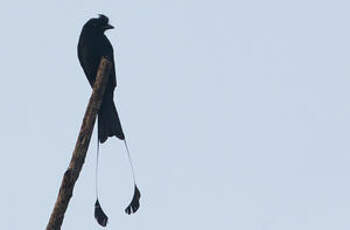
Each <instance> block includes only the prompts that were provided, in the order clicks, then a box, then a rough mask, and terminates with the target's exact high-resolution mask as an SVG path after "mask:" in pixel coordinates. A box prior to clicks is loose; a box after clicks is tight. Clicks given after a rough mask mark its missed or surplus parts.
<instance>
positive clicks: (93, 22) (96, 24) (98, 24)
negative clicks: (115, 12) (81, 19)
mask: <svg viewBox="0 0 350 230" xmlns="http://www.w3.org/2000/svg"><path fill="white" fill-rule="evenodd" d="M108 21H109V19H108V17H107V16H105V15H103V14H99V17H98V18H91V19H90V20H89V21H88V22H87V23H86V24H85V25H84V28H85V29H87V30H89V31H91V32H94V33H104V32H105V31H106V30H109V29H113V28H114V26H112V25H110V24H109V23H108Z"/></svg>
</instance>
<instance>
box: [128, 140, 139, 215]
mask: <svg viewBox="0 0 350 230" xmlns="http://www.w3.org/2000/svg"><path fill="white" fill-rule="evenodd" d="M124 144H125V149H126V152H127V154H128V158H129V163H130V167H131V172H132V178H133V181H134V196H133V198H132V200H131V202H130V204H129V205H128V207H126V209H125V213H126V214H128V215H130V214H132V213H135V212H136V211H137V210H138V209H139V208H140V198H141V193H140V190H139V189H138V187H137V185H136V178H135V170H134V165H133V162H132V159H131V155H130V151H129V148H128V144H127V143H126V140H125V139H124Z"/></svg>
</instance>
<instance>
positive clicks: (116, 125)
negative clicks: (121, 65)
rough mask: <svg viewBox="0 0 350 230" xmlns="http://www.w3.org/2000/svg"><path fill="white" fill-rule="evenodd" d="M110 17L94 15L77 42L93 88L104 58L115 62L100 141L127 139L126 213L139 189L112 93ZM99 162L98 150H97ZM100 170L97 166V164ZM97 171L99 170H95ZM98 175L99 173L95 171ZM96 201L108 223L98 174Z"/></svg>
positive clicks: (134, 204)
mask: <svg viewBox="0 0 350 230" xmlns="http://www.w3.org/2000/svg"><path fill="white" fill-rule="evenodd" d="M108 21H109V20H108V18H107V17H106V16H105V15H101V14H100V15H99V17H98V18H92V19H90V20H89V21H88V22H86V23H85V25H84V26H83V29H82V31H81V34H80V38H79V43H78V58H79V62H80V64H81V66H82V67H83V70H84V72H85V75H86V77H87V79H88V80H89V83H90V85H91V87H93V85H94V83H95V80H96V74H97V69H98V67H99V64H100V61H101V58H102V57H106V58H107V59H108V60H109V61H111V62H112V64H113V67H112V70H111V73H110V76H109V79H108V83H107V86H106V91H105V94H104V97H103V101H102V104H101V107H100V110H99V111H98V122H97V125H98V143H104V142H105V141H106V140H107V138H108V137H112V136H116V137H117V138H119V139H121V140H124V144H125V147H126V150H127V153H128V157H129V161H130V164H131V168H132V175H133V180H134V196H133V199H132V201H131V203H130V204H129V205H128V207H127V208H126V209H125V212H126V213H127V214H131V213H134V212H136V211H137V210H138V208H139V207H140V203H139V200H140V197H141V194H140V191H139V189H138V188H137V186H136V181H135V173H134V168H133V164H132V161H131V157H130V153H129V149H128V146H127V144H126V140H125V135H124V132H123V129H122V126H121V123H120V120H119V116H118V113H117V110H116V107H115V105H114V101H113V94H114V89H115V88H116V86H117V81H116V76H115V63H114V57H113V47H112V45H111V43H110V41H109V40H108V38H107V37H106V35H105V34H104V32H105V31H106V30H109V29H113V28H114V27H113V26H112V25H110V24H109V23H108ZM97 161H98V150H97ZM96 169H97V167H96ZM96 171H97V170H96ZM96 175H97V172H96ZM96 196H97V199H96V203H95V218H96V219H97V221H98V223H99V224H100V225H102V226H106V225H107V221H108V217H107V216H106V214H105V213H104V212H103V210H102V208H101V206H100V203H99V201H98V192H97V176H96Z"/></svg>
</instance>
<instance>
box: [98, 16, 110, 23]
mask: <svg viewBox="0 0 350 230" xmlns="http://www.w3.org/2000/svg"><path fill="white" fill-rule="evenodd" d="M98 16H99V17H98V19H99V20H100V21H102V22H103V24H108V21H109V19H108V17H107V16H106V15H103V14H99V15H98Z"/></svg>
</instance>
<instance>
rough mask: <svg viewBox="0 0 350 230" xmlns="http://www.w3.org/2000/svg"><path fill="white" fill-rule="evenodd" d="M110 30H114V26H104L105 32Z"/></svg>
mask: <svg viewBox="0 0 350 230" xmlns="http://www.w3.org/2000/svg"><path fill="white" fill-rule="evenodd" d="M110 29H114V26H112V25H110V24H107V25H106V26H105V30H110Z"/></svg>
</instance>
